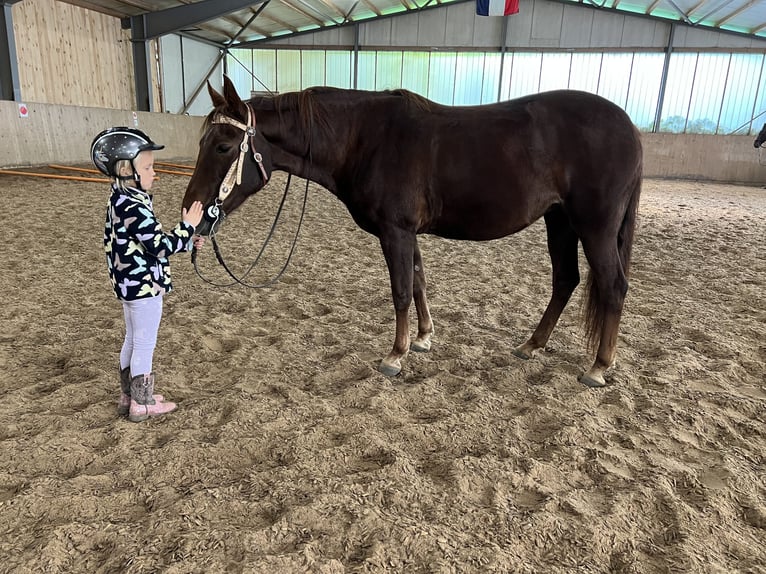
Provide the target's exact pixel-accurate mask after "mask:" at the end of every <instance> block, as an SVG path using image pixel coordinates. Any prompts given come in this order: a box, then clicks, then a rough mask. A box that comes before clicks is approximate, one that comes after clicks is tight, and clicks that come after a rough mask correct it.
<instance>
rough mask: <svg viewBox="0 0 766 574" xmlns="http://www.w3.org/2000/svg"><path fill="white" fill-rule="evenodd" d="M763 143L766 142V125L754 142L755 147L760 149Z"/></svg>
mask: <svg viewBox="0 0 766 574" xmlns="http://www.w3.org/2000/svg"><path fill="white" fill-rule="evenodd" d="M763 142H766V124H763V127H762V128H761V131H760V132H759V133H758V136H756V138H755V141H754V142H753V147H755V148H759V147H761V145H762V144H763Z"/></svg>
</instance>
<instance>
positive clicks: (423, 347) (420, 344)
mask: <svg viewBox="0 0 766 574" xmlns="http://www.w3.org/2000/svg"><path fill="white" fill-rule="evenodd" d="M430 350H431V341H412V343H410V351H415V352H416V353H427V352H428V351H430Z"/></svg>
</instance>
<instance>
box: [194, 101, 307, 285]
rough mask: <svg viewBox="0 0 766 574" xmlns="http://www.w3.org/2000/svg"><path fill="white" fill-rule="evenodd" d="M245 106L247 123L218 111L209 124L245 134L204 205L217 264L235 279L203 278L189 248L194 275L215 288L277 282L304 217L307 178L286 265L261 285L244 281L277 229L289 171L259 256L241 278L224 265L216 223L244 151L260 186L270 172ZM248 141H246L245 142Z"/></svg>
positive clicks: (236, 180) (237, 178) (236, 182)
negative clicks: (215, 193) (214, 192)
mask: <svg viewBox="0 0 766 574" xmlns="http://www.w3.org/2000/svg"><path fill="white" fill-rule="evenodd" d="M245 106H246V107H247V123H246V124H243V123H242V122H240V121H238V120H236V119H234V118H231V117H229V116H225V115H223V114H217V115H216V116H214V117H213V119H212V121H211V122H210V123H211V124H228V125H231V126H234V127H236V128H239V129H240V130H242V131H243V132H245V135H244V136H243V138H242V143H240V144H239V156H238V157H237V159H235V160H234V162H232V164H231V166H230V167H229V171H228V172H226V176H225V177H224V178H223V181H222V182H221V185H220V186H219V188H218V196H217V197H216V198H215V200H214V201H213V203H211V204H210V205H208V206H207V208H205V219H207V220H208V222H209V223H210V234H209V236H210V241H211V243H212V244H213V251H214V252H215V256H216V259H217V260H218V263H220V265H221V267H223V268H224V269H225V270H226V273H228V274H229V276H230V277H231V278H232V279H233V280H234V281H232V282H231V283H215V282H213V281H210V280H209V279H206V278H205V277H203V276H202V274H201V273H200V270H199V268H198V267H197V248H196V247H194V248H193V249H192V254H191V260H192V264H193V265H194V271H196V273H197V276H198V277H199V278H200V279H202V281H204V282H205V283H207V284H208V285H212V286H214V287H230V286H232V285H236V284H240V285H243V286H245V287H250V288H251V289H262V288H265V287H269V286H271V285H273V284H274V283H276V282H277V281H278V280H279V278H280V277H281V276H282V274H283V273H284V272H285V270H286V269H287V266H288V265H289V264H290V260H291V259H292V257H293V253H294V252H295V246H296V244H297V243H298V234H299V233H300V230H301V226H302V225H303V216H304V215H305V214H306V201H307V199H308V192H309V180H308V179H306V189H305V191H304V193H303V207H302V208H301V217H300V220H299V221H298V227H297V228H296V230H295V237H294V238H293V243H292V246H291V247H290V253H289V254H288V256H287V260H286V261H285V264H284V265H283V266H282V269H280V270H279V272H278V273H277V274H276V275H275V276H274V277H272V278H271V279H270V280H268V281H266V282H264V283H260V284H251V283H245V281H244V279H245V278H246V277H247V275H248V274H249V273H250V272H251V271H252V270H253V269H254V268H255V266H256V265H257V264H258V261H260V259H261V256H262V255H263V253H264V251H266V246H267V245H268V244H269V242H270V241H271V238H272V237H273V235H274V231H276V228H277V223H278V222H279V217H280V215H281V214H282V208H283V207H284V205H285V200H286V199H287V192H288V190H289V189H290V179H291V177H292V174H288V176H287V183H286V184H285V192H284V194H283V195H282V200H281V202H280V203H279V209H278V210H277V213H276V215H275V216H274V223H272V225H271V229H270V230H269V234H268V235H267V236H266V239H265V240H264V242H263V245H262V246H261V249H260V251H259V252H258V255H257V256H256V258H255V260H254V261H253V262H252V263H251V264H250V267H248V269H247V271H245V273H244V275H242V276H241V277H237V276H236V275H235V274H234V273H233V272H232V271H231V269H229V266H228V265H226V262H225V261H224V259H223V255H222V254H221V250H220V248H219V247H218V242H217V241H216V237H215V236H216V231H215V230H216V226H217V224H218V223H219V221H223V219H224V218H225V217H226V214H225V213H224V211H223V209H221V205H222V204H223V202H224V200H225V199H226V198H227V197H228V196H229V194H230V193H231V192H232V190H233V189H234V186H235V185H240V184H241V183H242V169H243V167H244V163H245V155H246V154H247V152H248V151H249V150H250V149H252V150H253V159H254V160H255V162H256V164H257V165H258V168H259V169H260V170H261V176H262V177H263V185H264V186H265V185H266V183H268V181H269V179H270V178H269V175H268V174H267V173H266V169H265V168H264V167H263V156H261V154H260V153H258V151H257V150H256V149H255V142H254V141H253V138H254V137H255V112H254V111H253V110H252V108H251V107H250V104H245ZM248 140H249V144H248Z"/></svg>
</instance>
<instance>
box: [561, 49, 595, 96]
mask: <svg viewBox="0 0 766 574" xmlns="http://www.w3.org/2000/svg"><path fill="white" fill-rule="evenodd" d="M601 57H602V55H601V54H572V69H571V71H570V73H569V89H570V90H582V91H584V92H592V93H594V94H595V93H596V92H597V90H598V78H599V75H600V74H601Z"/></svg>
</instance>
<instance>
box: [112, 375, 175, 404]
mask: <svg viewBox="0 0 766 574" xmlns="http://www.w3.org/2000/svg"><path fill="white" fill-rule="evenodd" d="M130 379H131V377H130V367H125V368H124V369H120V398H119V399H118V400H117V414H118V415H126V414H128V412H129V411H130ZM152 398H153V399H154V400H155V401H157V402H160V403H161V402H162V401H164V400H165V397H163V396H162V395H152Z"/></svg>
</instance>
